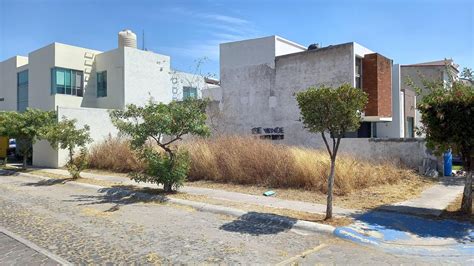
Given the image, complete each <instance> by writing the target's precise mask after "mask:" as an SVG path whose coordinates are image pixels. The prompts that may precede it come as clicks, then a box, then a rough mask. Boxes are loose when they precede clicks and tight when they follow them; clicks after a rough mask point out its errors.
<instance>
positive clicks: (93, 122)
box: [0, 30, 206, 167]
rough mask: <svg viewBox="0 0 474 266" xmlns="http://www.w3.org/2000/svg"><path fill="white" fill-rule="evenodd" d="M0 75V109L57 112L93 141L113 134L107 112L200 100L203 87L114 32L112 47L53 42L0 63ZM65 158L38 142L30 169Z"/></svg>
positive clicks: (198, 79) (125, 34) (132, 36)
mask: <svg viewBox="0 0 474 266" xmlns="http://www.w3.org/2000/svg"><path fill="white" fill-rule="evenodd" d="M0 73H1V76H0V98H2V101H0V110H9V111H23V110H25V109H26V108H27V107H30V108H37V109H41V110H57V111H58V116H59V118H61V117H62V116H66V117H69V118H76V119H77V120H78V124H79V125H83V124H88V125H89V126H90V127H91V134H92V137H93V139H95V140H99V139H100V140H102V139H103V138H104V137H105V136H107V135H108V134H110V133H113V132H114V130H115V128H113V126H112V125H111V124H110V122H109V121H108V115H107V109H116V108H124V107H125V105H127V104H132V103H133V104H137V105H142V104H144V103H145V102H146V101H148V100H149V99H150V97H152V98H153V99H155V100H157V101H159V102H164V103H168V102H170V101H172V100H179V99H182V98H183V97H200V93H201V91H202V90H203V89H204V87H205V86H206V83H205V80H204V78H203V77H201V76H198V75H194V74H190V73H184V72H179V71H175V70H173V69H172V68H171V58H170V57H169V56H166V55H161V54H157V53H153V52H150V51H144V50H140V49H137V48H136V36H135V34H133V33H132V32H131V31H127V30H125V31H122V32H120V33H119V45H118V47H117V48H116V49H113V50H110V51H106V52H102V51H97V50H93V49H87V48H82V47H77V46H71V45H66V44H61V43H53V44H50V45H48V46H45V47H43V48H40V49H38V50H35V51H33V52H31V53H29V54H28V56H27V57H24V56H15V57H13V58H10V59H8V60H6V61H3V62H0ZM98 118H100V119H98ZM101 120H102V121H101ZM104 120H105V122H104ZM65 158H66V154H65V152H63V151H59V152H58V151H55V150H53V149H52V148H51V147H49V144H47V143H45V142H44V141H43V142H39V143H37V144H35V145H34V147H33V164H35V165H42V166H53V167H57V166H60V165H62V164H63V163H64V162H65Z"/></svg>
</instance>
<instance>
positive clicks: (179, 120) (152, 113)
mask: <svg viewBox="0 0 474 266" xmlns="http://www.w3.org/2000/svg"><path fill="white" fill-rule="evenodd" d="M206 106H207V102H206V101H202V100H198V99H186V100H184V101H181V102H176V101H173V102H171V103H169V104H164V103H156V102H154V101H153V100H152V99H150V100H149V101H148V103H147V104H146V105H145V106H136V105H134V104H130V105H127V107H126V108H125V109H124V110H113V111H111V112H110V117H111V120H112V123H113V124H114V125H115V126H116V127H117V128H118V129H119V131H120V132H121V133H122V134H125V135H127V136H129V137H130V138H131V141H130V143H131V146H132V148H133V149H135V150H136V151H137V152H138V154H139V157H140V158H141V159H142V160H143V161H144V163H145V170H144V171H141V172H138V173H134V174H132V176H133V177H134V179H135V180H138V181H140V180H141V181H144V182H153V183H157V184H163V188H164V190H165V191H166V192H170V191H172V189H173V187H174V188H177V187H178V186H179V185H180V184H181V183H182V182H183V180H184V178H183V174H182V173H183V172H184V170H186V173H185V174H184V177H185V176H186V175H187V169H188V167H187V166H186V167H184V166H185V165H186V164H187V163H188V162H187V161H188V159H187V156H184V155H182V154H180V153H179V152H178V153H177V149H176V148H175V147H173V146H172V144H173V143H175V142H176V141H179V140H181V139H182V137H183V136H184V135H187V134H191V135H197V136H208V135H209V133H210V130H209V128H208V127H207V126H206V114H205V108H206ZM150 142H151V143H150ZM152 144H153V145H156V146H157V147H159V148H161V150H162V151H164V153H165V154H163V153H162V152H160V151H158V150H156V149H154V148H153V145H152ZM183 161H186V164H185V163H184V162H183Z"/></svg>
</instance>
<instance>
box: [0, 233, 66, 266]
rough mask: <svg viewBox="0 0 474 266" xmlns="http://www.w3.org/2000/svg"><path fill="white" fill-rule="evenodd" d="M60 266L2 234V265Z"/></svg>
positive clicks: (0, 241)
mask: <svg viewBox="0 0 474 266" xmlns="http://www.w3.org/2000/svg"><path fill="white" fill-rule="evenodd" d="M25 264H34V265H58V263H57V262H56V261H54V260H52V259H50V258H48V257H47V256H45V255H43V254H41V253H39V252H38V251H36V250H34V249H32V248H30V247H28V246H26V245H24V244H23V243H21V242H19V241H17V240H15V239H13V238H11V237H9V236H7V235H5V234H4V233H2V232H0V265H25Z"/></svg>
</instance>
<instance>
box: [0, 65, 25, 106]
mask: <svg viewBox="0 0 474 266" xmlns="http://www.w3.org/2000/svg"><path fill="white" fill-rule="evenodd" d="M27 64H28V57H23V56H14V57H12V58H10V59H7V60H5V61H3V62H0V98H3V101H0V110H5V111H16V110H17V73H18V72H20V71H22V70H24V69H27V67H28V66H27ZM19 68H21V69H19Z"/></svg>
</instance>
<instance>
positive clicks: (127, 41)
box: [118, 30, 137, 48]
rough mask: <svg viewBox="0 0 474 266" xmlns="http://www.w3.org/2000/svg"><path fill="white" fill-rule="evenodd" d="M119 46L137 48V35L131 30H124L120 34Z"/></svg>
mask: <svg viewBox="0 0 474 266" xmlns="http://www.w3.org/2000/svg"><path fill="white" fill-rule="evenodd" d="M118 46H119V47H132V48H137V35H136V34H135V33H133V32H132V31H131V30H122V31H121V32H119V33H118Z"/></svg>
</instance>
